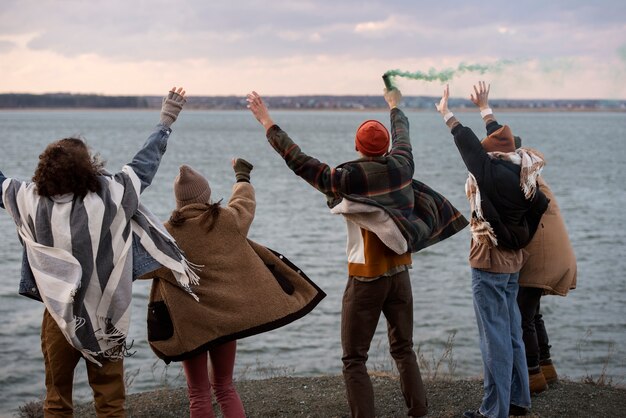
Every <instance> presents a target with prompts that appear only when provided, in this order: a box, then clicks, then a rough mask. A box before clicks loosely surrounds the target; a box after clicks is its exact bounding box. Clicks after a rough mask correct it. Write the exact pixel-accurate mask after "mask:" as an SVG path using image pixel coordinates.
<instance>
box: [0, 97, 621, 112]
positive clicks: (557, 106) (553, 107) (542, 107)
mask: <svg viewBox="0 0 626 418" xmlns="http://www.w3.org/2000/svg"><path fill="white" fill-rule="evenodd" d="M263 99H264V101H265V103H266V104H267V106H268V107H269V108H270V109H273V110H324V111H330V110H349V111H383V110H387V109H388V106H387V103H386V102H385V99H384V98H383V97H382V95H380V96H365V95H363V96H357V95H352V96H350V95H337V96H332V95H303V96H266V97H264V98H263ZM439 100H440V98H439V97H434V96H404V97H403V100H402V108H403V109H405V110H410V111H413V110H415V111H419V110H427V111H434V108H435V106H434V104H435V103H437V102H439ZM161 102H162V97H160V96H101V95H96V94H70V93H52V94H40V95H37V94H0V110H20V109H23V110H34V109H51V110H67V109H77V110H85V109H90V110H92V109H93V110H105V109H117V110H129V109H133V110H149V109H160V108H161ZM489 104H490V105H491V107H492V108H493V109H494V110H497V111H529V112H546V111H548V112H550V111H567V112H570V111H575V112H579V111H590V112H598V111H616V112H626V99H618V100H615V99H611V100H609V99H571V100H570V99H491V100H490V101H489ZM448 105H449V107H450V108H451V109H454V110H455V111H464V110H466V109H471V110H475V109H476V106H475V105H474V104H473V103H472V102H471V101H470V100H469V99H467V98H458V97H454V98H450V99H449V102H448ZM246 106H247V102H246V98H245V96H193V95H192V96H190V97H189V99H188V101H187V104H186V109H201V110H245V109H246Z"/></svg>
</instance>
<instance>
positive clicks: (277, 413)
mask: <svg viewBox="0 0 626 418" xmlns="http://www.w3.org/2000/svg"><path fill="white" fill-rule="evenodd" d="M372 382H373V384H374V392H375V397H376V409H377V416H378V417H404V416H406V408H405V406H404V401H403V399H402V394H401V392H400V384H399V382H398V380H397V377H395V376H392V375H377V376H372ZM425 383H426V389H427V391H428V399H429V404H430V405H429V408H430V411H429V414H428V417H441V418H447V417H449V418H453V417H454V418H458V417H461V416H462V415H463V411H465V410H469V409H475V408H477V407H478V405H479V404H480V400H481V397H482V381H481V380H478V379H464V380H461V379H454V380H447V379H444V380H434V381H426V382H425ZM236 386H237V389H238V391H239V394H240V396H241V398H242V400H243V403H244V406H245V408H246V413H247V416H248V417H319V418H332V417H348V416H349V411H348V406H347V403H346V398H345V391H344V385H343V379H342V377H341V376H321V377H277V378H272V379H266V380H245V381H240V382H237V383H236ZM532 402H533V405H532V413H531V414H530V415H528V417H540V418H551V417H555V418H556V417H559V418H561V417H581V418H582V417H585V418H594V417H597V418H607V417H626V389H625V388H623V387H615V386H607V385H598V384H591V383H582V382H571V381H567V380H562V381H560V382H559V383H556V384H554V385H551V386H550V388H549V389H548V390H547V391H545V392H543V393H541V394H539V395H537V396H533V399H532ZM40 408H41V407H40V406H39V411H32V410H31V411H29V413H28V414H26V413H25V412H24V411H22V412H21V413H20V415H19V416H20V417H37V416H42V415H38V414H37V412H40V410H41V409H40ZM214 408H215V411H216V415H217V416H221V415H220V413H219V408H218V407H217V405H214ZM127 411H128V417H129V418H132V417H141V418H143V417H146V418H147V417H150V418H165V417H177V418H179V417H188V416H189V403H188V399H187V393H186V389H184V388H175V389H163V390H157V391H153V392H144V393H136V394H131V395H129V396H128V398H127ZM74 416H76V417H95V416H96V415H95V411H94V409H93V405H91V404H86V405H80V406H78V407H77V408H76V411H75V414H74Z"/></svg>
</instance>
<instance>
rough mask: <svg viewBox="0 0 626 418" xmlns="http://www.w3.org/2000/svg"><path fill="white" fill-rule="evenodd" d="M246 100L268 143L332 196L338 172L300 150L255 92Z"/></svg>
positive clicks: (296, 170) (321, 190) (292, 168)
mask: <svg viewBox="0 0 626 418" xmlns="http://www.w3.org/2000/svg"><path fill="white" fill-rule="evenodd" d="M247 101H248V109H250V111H251V112H252V114H253V115H254V117H255V118H256V120H257V121H259V123H260V124H261V125H263V127H264V128H265V136H266V137H267V140H268V141H269V143H270V145H271V146H272V147H273V148H274V150H276V152H278V153H279V154H280V156H281V157H283V159H284V160H285V163H287V166H288V167H289V168H290V169H291V170H292V171H293V172H294V173H295V174H297V175H298V176H300V177H302V178H303V179H304V180H305V181H306V182H307V183H309V184H310V185H311V186H313V187H315V188H316V189H317V190H319V191H320V192H322V193H324V194H325V195H327V196H329V197H332V196H334V195H335V192H336V190H335V187H334V186H333V185H335V184H341V182H340V180H339V177H340V174H339V173H337V171H336V170H333V169H331V168H330V167H329V166H328V164H325V163H322V162H320V161H319V160H317V159H316V158H313V157H311V156H308V155H307V154H305V153H304V152H302V150H301V149H300V147H299V146H298V145H297V144H296V143H294V142H293V141H292V140H291V138H290V137H289V135H287V133H286V132H285V131H283V130H282V129H280V127H279V126H278V125H276V124H275V123H274V121H273V120H272V118H271V117H270V114H269V111H268V110H267V106H266V105H265V103H264V102H263V99H262V98H261V96H259V94H258V93H257V92H255V91H253V92H252V93H250V94H248V96H247ZM334 177H336V178H334Z"/></svg>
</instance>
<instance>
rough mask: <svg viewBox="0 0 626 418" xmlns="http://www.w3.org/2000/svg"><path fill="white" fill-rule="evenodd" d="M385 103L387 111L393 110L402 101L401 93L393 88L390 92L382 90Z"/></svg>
mask: <svg viewBox="0 0 626 418" xmlns="http://www.w3.org/2000/svg"><path fill="white" fill-rule="evenodd" d="M384 96H385V101H386V102H387V104H388V105H389V109H393V108H394V107H398V105H399V104H400V101H401V100H402V93H401V92H400V90H398V89H397V88H393V89H391V90H389V89H385V90H384Z"/></svg>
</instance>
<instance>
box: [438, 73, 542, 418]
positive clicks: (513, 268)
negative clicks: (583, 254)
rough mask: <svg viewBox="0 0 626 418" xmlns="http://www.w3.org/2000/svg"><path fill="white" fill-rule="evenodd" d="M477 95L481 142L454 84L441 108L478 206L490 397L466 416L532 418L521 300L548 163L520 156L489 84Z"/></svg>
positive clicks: (478, 295)
mask: <svg viewBox="0 0 626 418" xmlns="http://www.w3.org/2000/svg"><path fill="white" fill-rule="evenodd" d="M474 92H475V96H474V94H472V95H471V100H472V102H473V103H474V104H476V105H477V106H478V107H479V108H480V110H481V116H482V117H483V119H484V121H485V123H486V127H487V134H488V136H487V137H486V138H485V139H484V140H483V141H482V142H481V141H480V140H479V139H478V138H477V137H476V135H475V134H474V133H473V132H472V130H471V129H470V128H467V127H465V126H463V125H461V123H460V122H459V121H458V120H457V119H456V118H455V117H454V115H453V114H452V112H450V111H449V110H448V96H449V89H448V87H447V86H446V89H445V90H444V93H443V97H442V98H441V101H440V102H439V104H438V105H437V110H438V111H439V112H440V113H441V114H442V115H443V117H444V121H445V122H446V124H447V126H448V127H449V128H450V129H451V133H452V134H453V136H454V141H455V144H456V146H457V148H458V150H459V152H460V154H461V157H462V158H463V162H464V163H465V165H466V166H467V169H468V171H469V175H468V176H469V178H468V181H467V183H466V186H465V190H466V194H467V196H468V199H469V200H470V206H471V209H472V217H471V220H470V228H471V230H472V241H471V247H470V255H469V261H470V266H471V272H472V296H473V302H474V311H475V314H476V322H477V324H478V335H479V341H480V351H481V354H482V359H483V366H484V395H483V401H482V404H481V405H480V408H479V409H478V410H476V411H466V412H465V413H464V415H463V416H464V417H468V418H478V417H490V418H504V417H508V416H509V415H516V416H518V415H526V413H527V412H528V408H530V392H529V390H528V372H527V368H526V357H525V353H524V342H523V340H522V328H521V315H520V311H519V308H518V306H517V301H516V297H517V292H518V289H519V286H518V279H519V271H520V269H521V267H522V265H523V261H524V256H523V253H522V248H523V247H524V246H525V245H526V244H527V243H528V241H529V240H530V239H531V238H532V235H533V234H534V232H535V230H536V229H537V225H538V223H539V219H540V217H541V214H543V212H545V210H546V209H547V205H548V200H547V199H546V197H545V196H544V195H543V194H542V193H541V191H540V190H539V189H538V187H537V184H536V176H537V175H538V174H539V171H540V169H541V167H543V160H542V158H541V155H540V154H538V153H536V152H535V151H533V150H528V149H521V150H522V151H520V152H519V153H516V152H515V142H514V137H513V134H512V132H511V130H510V128H509V127H508V126H506V125H505V126H501V125H499V124H498V123H497V122H496V120H495V118H494V117H493V112H492V111H491V109H490V108H489V105H488V95H489V87H487V86H486V85H485V83H484V82H480V83H479V86H478V87H476V86H474Z"/></svg>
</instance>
